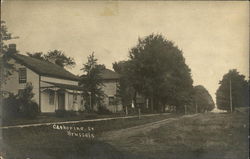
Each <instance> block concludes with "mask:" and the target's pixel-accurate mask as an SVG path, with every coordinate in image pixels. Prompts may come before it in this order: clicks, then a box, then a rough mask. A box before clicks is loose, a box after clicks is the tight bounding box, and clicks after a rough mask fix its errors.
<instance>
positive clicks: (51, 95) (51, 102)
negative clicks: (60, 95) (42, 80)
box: [49, 91, 55, 105]
mask: <svg viewBox="0 0 250 159" xmlns="http://www.w3.org/2000/svg"><path fill="white" fill-rule="evenodd" d="M54 102H55V92H53V91H50V92H49V104H50V105H54Z"/></svg>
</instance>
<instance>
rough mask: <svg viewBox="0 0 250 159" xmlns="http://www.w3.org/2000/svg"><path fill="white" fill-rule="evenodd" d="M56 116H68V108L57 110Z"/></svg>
mask: <svg viewBox="0 0 250 159" xmlns="http://www.w3.org/2000/svg"><path fill="white" fill-rule="evenodd" d="M55 112H56V116H57V117H59V118H62V117H66V116H67V111H66V110H63V109H62V110H61V109H59V110H56V111H55Z"/></svg>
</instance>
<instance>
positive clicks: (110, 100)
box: [109, 97, 115, 105]
mask: <svg viewBox="0 0 250 159" xmlns="http://www.w3.org/2000/svg"><path fill="white" fill-rule="evenodd" d="M114 104H115V98H114V97H109V105H114Z"/></svg>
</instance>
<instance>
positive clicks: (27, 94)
mask: <svg viewBox="0 0 250 159" xmlns="http://www.w3.org/2000/svg"><path fill="white" fill-rule="evenodd" d="M32 90H33V86H32V83H27V84H26V87H25V88H24V89H23V91H21V92H20V93H19V94H18V100H19V105H20V113H21V114H22V116H23V117H24V118H35V117H36V116H37V115H38V114H39V107H38V104H37V103H36V102H34V101H32V98H33V97H34V93H33V92H32Z"/></svg>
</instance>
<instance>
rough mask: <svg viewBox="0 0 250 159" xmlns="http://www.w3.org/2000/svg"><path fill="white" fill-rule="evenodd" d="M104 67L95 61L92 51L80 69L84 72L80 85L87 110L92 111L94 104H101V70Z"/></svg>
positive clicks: (102, 96)
mask: <svg viewBox="0 0 250 159" xmlns="http://www.w3.org/2000/svg"><path fill="white" fill-rule="evenodd" d="M104 69H105V66H104V65H100V64H98V63H97V58H95V55H94V53H92V54H91V55H89V56H88V61H87V63H85V64H83V68H82V69H81V70H82V71H83V72H84V74H83V75H82V76H81V80H80V85H81V86H83V88H84V93H83V97H85V101H86V103H85V106H86V108H87V110H90V111H93V109H94V106H101V104H102V101H103V99H104V97H105V94H104V92H103V91H102V86H103V81H102V78H101V72H102V71H103V70H104Z"/></svg>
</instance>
